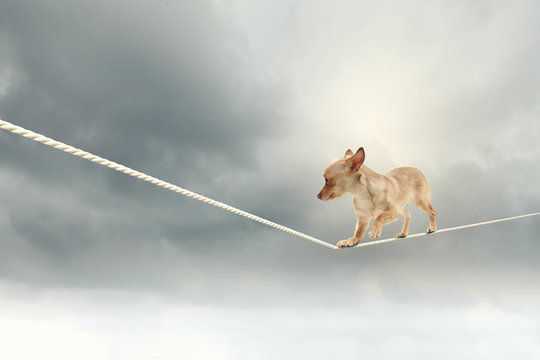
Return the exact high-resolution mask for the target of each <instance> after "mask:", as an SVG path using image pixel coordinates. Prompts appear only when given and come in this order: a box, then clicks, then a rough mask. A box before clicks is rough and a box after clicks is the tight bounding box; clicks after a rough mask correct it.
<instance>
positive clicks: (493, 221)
mask: <svg viewBox="0 0 540 360" xmlns="http://www.w3.org/2000/svg"><path fill="white" fill-rule="evenodd" d="M536 215H540V212H536V213H531V214H525V215H519V216H512V217H507V218H504V219H497V220H491V221H484V222H479V223H476V224H469V225H461V226H455V227H451V228H446V229H440V230H437V231H435V232H432V233H425V232H423V233H418V234H412V235H408V236H406V237H404V238H398V237H393V238H388V239H383V240H375V241H370V242H365V243H360V244H358V245H356V246H355V247H365V246H372V245H379V244H384V243H388V242H392V241H398V240H404V239H411V238H415V237H420V236H426V235H431V234H439V233H443V232H447V231H454V230H461V229H467V228H472V227H475V226H482V225H488V224H494V223H498V222H503V221H509V220H515V219H521V218H525V217H529V216H536Z"/></svg>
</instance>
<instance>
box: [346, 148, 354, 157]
mask: <svg viewBox="0 0 540 360" xmlns="http://www.w3.org/2000/svg"><path fill="white" fill-rule="evenodd" d="M353 155H354V154H353V152H352V151H351V149H349V150H347V152H346V153H345V156H344V157H347V156H353Z"/></svg>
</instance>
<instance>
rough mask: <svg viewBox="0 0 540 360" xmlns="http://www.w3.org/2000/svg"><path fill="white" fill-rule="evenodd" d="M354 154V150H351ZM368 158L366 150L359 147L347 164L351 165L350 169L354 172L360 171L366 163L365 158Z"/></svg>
mask: <svg viewBox="0 0 540 360" xmlns="http://www.w3.org/2000/svg"><path fill="white" fill-rule="evenodd" d="M351 154H352V151H351ZM365 158H366V153H365V152H364V148H362V147H361V148H360V149H358V151H356V154H354V155H353V157H351V158H349V159H347V165H348V166H349V169H350V170H351V171H352V172H356V171H358V169H360V166H362V164H363V163H364V160H365Z"/></svg>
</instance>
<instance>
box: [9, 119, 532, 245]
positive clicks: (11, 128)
mask: <svg viewBox="0 0 540 360" xmlns="http://www.w3.org/2000/svg"><path fill="white" fill-rule="evenodd" d="M0 128H1V129H4V130H7V131H10V132H12V133H14V134H17V135H21V136H24V137H25V138H29V139H32V140H34V141H37V142H40V143H42V144H44V145H47V146H50V147H53V148H55V149H58V150H62V151H65V152H67V153H70V154H72V155H75V156H78V157H81V158H83V159H86V160H89V161H92V162H95V163H97V164H100V165H103V166H106V167H108V168H111V169H113V170H116V171H119V172H122V173H124V174H127V175H130V176H133V177H136V178H137V179H140V180H143V181H147V182H149V183H152V184H154V185H157V186H161V187H162V188H165V189H167V190H171V191H174V192H177V193H179V194H182V195H185V196H187V197H190V198H193V199H195V200H199V201H202V202H204V203H206V204H209V205H213V206H216V207H218V208H220V209H223V210H226V211H229V212H232V213H234V214H236V215H240V216H243V217H246V218H248V219H250V220H253V221H257V222H259V223H261V224H264V225H266V226H270V227H273V228H275V229H278V230H281V231H284V232H286V233H288V234H291V235H295V236H298V237H301V238H303V239H306V240H309V241H312V242H314V243H317V244H319V245H322V246H326V247H328V248H330V249H340V248H338V247H337V246H335V245H332V244H330V243H327V242H325V241H322V240H320V239H317V238H314V237H313V236H309V235H306V234H303V233H301V232H299V231H296V230H293V229H290V228H288V227H286V226H283V225H279V224H276V223H275V222H272V221H270V220H266V219H263V218H261V217H259V216H256V215H253V214H250V213H248V212H246V211H243V210H240V209H237V208H235V207H232V206H230V205H227V204H224V203H222V202H219V201H216V200H213V199H210V198H208V197H206V196H203V195H200V194H197V193H195V192H193V191H189V190H186V189H183V188H181V187H180V186H176V185H173V184H170V183H168V182H165V181H163V180H159V179H157V178H155V177H153V176H150V175H146V174H144V173H142V172H139V171H136V170H133V169H130V168H128V167H126V166H123V165H120V164H117V163H115V162H113V161H109V160H107V159H104V158H101V157H99V156H96V155H93V154H90V153H88V152H86V151H83V150H80V149H77V148H74V147H73V146H70V145H66V144H64V143H62V142H60V141H56V140H53V139H50V138H48V137H45V136H43V135H40V134H36V133H35V132H33V131H30V130H27V129H24V128H22V127H20V126H17V125H13V124H11V123H9V122H7V121H4V120H2V119H0ZM536 215H540V212H537V213H532V214H526V215H520V216H513V217H508V218H504V219H498V220H491V221H484V222H480V223H476V224H469V225H462V226H456V227H451V228H446V229H440V230H437V231H435V232H433V233H432V234H439V233H443V232H447V231H454V230H461V229H467V228H471V227H475V226H481V225H488V224H493V223H498V222H503V221H509V220H515V219H520V218H525V217H529V216H536ZM426 235H429V234H428V233H418V234H413V235H409V236H407V237H404V238H395V237H394V238H388V239H383V240H375V241H369V242H365V243H360V244H358V245H356V246H354V247H355V248H360V247H366V246H372V245H379V244H384V243H388V242H392V241H398V240H403V239H411V238H416V237H420V236H426Z"/></svg>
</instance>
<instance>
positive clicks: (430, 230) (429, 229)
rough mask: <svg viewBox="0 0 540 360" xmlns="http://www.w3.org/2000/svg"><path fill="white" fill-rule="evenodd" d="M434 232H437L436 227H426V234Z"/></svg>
mask: <svg viewBox="0 0 540 360" xmlns="http://www.w3.org/2000/svg"><path fill="white" fill-rule="evenodd" d="M435 231H437V226H430V227H428V229H427V231H426V232H427V233H428V234H431V233H433V232H435Z"/></svg>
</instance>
